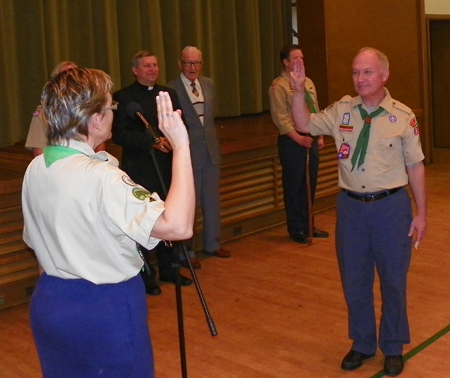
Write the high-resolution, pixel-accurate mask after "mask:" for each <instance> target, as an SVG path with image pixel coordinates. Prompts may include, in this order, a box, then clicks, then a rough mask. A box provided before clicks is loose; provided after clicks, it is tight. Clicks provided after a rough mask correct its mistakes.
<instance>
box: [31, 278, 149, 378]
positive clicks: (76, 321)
mask: <svg viewBox="0 0 450 378" xmlns="http://www.w3.org/2000/svg"><path fill="white" fill-rule="evenodd" d="M147 317H148V310H147V302H146V298H145V291H144V285H143V283H142V280H141V278H140V277H139V276H136V277H134V278H132V279H129V280H128V281H125V282H119V283H116V284H102V285H96V284H93V283H92V282H89V281H86V280H82V279H70V280H65V279H61V278H57V277H52V276H48V275H47V274H45V273H44V274H42V275H41V276H40V278H39V280H38V282H37V284H36V288H35V290H34V293H33V296H32V298H31V304H30V322H31V329H32V331H33V337H34V340H35V343H36V348H37V351H38V355H39V360H40V363H41V368H42V376H43V377H44V378H47V377H48V378H50V377H52V378H53V377H65V378H66V377H67V378H79V377H100V376H102V377H108V378H123V377H135V378H138V377H139V378H153V377H154V371H153V351H152V347H151V342H150V334H149V329H148V323H147V322H148V319H147Z"/></svg>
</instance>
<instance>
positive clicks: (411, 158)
mask: <svg viewBox="0 0 450 378" xmlns="http://www.w3.org/2000/svg"><path fill="white" fill-rule="evenodd" d="M385 92H386V97H385V98H384V100H383V101H382V102H381V104H380V106H381V107H382V108H384V109H385V110H384V111H383V112H382V113H381V114H380V115H378V116H377V117H375V118H373V119H372V123H371V128H370V137H369V144H368V146H367V154H366V157H365V161H364V164H363V165H361V166H360V167H359V169H357V168H356V166H355V168H354V169H353V171H351V169H352V162H351V158H352V155H353V153H354V151H355V147H356V142H357V140H358V136H359V133H360V132H361V130H362V127H363V125H364V122H363V120H362V117H361V114H360V112H359V108H358V105H359V104H362V100H361V97H359V96H357V97H353V98H352V97H351V96H344V97H343V98H342V99H341V100H340V101H338V102H335V103H334V104H333V105H330V106H329V107H328V108H326V109H325V110H324V111H322V112H320V113H319V114H312V116H311V120H310V122H309V124H308V128H309V130H310V132H311V134H313V135H318V134H325V135H331V136H333V137H334V139H335V142H336V148H337V151H338V153H339V151H340V150H341V147H342V146H343V144H344V143H347V144H348V145H349V146H350V153H349V155H348V158H346V159H342V158H341V159H339V186H340V187H342V188H344V189H348V190H351V191H354V192H358V193H364V192H368V193H371V192H377V191H381V190H386V189H392V188H396V187H399V186H404V185H406V184H407V183H408V175H407V173H406V169H405V165H412V164H414V163H417V162H420V161H422V160H423V159H424V154H423V152H422V147H421V145H420V138H419V126H418V124H417V120H416V117H415V115H414V113H413V112H412V110H411V109H410V108H408V107H407V106H406V105H404V104H402V103H401V102H399V101H397V100H394V99H393V98H392V97H391V95H390V94H389V92H388V90H387V89H385ZM369 113H370V112H369Z"/></svg>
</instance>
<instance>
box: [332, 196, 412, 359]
mask: <svg viewBox="0 0 450 378" xmlns="http://www.w3.org/2000/svg"><path fill="white" fill-rule="evenodd" d="M411 221H412V209H411V201H410V199H409V197H408V193H407V191H406V190H405V189H401V190H400V191H398V192H397V193H395V194H393V195H391V196H388V197H386V198H384V199H381V200H379V201H377V202H372V203H364V202H361V201H358V200H355V199H352V198H350V197H349V196H348V195H346V194H345V193H344V192H341V193H340V194H339V196H338V202H337V223H336V249H337V256H338V263H339V269H340V273H341V280H342V285H343V289H344V296H345V300H346V302H347V306H348V321H349V337H350V339H352V340H353V346H352V349H354V350H356V351H358V352H361V353H365V354H372V353H375V351H376V349H377V332H376V320H375V308H374V295H373V285H374V278H375V269H376V270H377V272H378V276H379V279H380V289H381V296H382V302H383V304H382V315H381V321H380V329H379V338H378V346H379V347H380V349H381V351H382V352H383V353H384V354H385V355H400V354H402V350H403V344H407V343H409V340H410V339H409V326H408V317H407V312H406V277H407V273H408V268H409V264H410V260H411V238H410V237H409V236H408V232H409V227H410V225H411Z"/></svg>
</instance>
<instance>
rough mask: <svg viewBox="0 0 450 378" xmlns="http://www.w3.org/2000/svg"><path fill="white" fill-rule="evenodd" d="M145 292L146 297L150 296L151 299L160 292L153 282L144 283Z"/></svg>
mask: <svg viewBox="0 0 450 378" xmlns="http://www.w3.org/2000/svg"><path fill="white" fill-rule="evenodd" d="M145 292H146V293H147V294H148V295H151V296H152V297H156V296H158V295H161V293H162V290H161V288H160V287H159V286H158V284H157V283H156V282H155V281H153V282H151V283H146V285H145Z"/></svg>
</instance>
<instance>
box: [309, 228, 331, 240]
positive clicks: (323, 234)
mask: <svg viewBox="0 0 450 378" xmlns="http://www.w3.org/2000/svg"><path fill="white" fill-rule="evenodd" d="M328 236H330V234H329V233H328V232H326V231H320V230H318V229H317V228H315V229H314V230H313V237H315V238H327V237H328Z"/></svg>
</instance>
